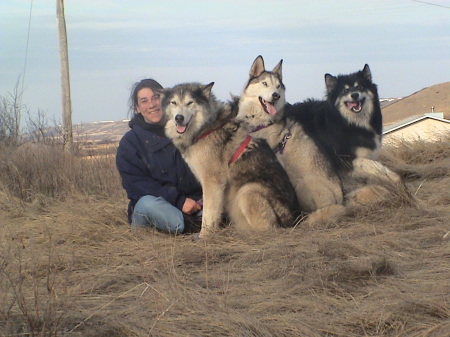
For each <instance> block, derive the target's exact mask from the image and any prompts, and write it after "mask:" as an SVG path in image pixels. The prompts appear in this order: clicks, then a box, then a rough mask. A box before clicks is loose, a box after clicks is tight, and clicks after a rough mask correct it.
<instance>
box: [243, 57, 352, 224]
mask: <svg viewBox="0 0 450 337" xmlns="http://www.w3.org/2000/svg"><path fill="white" fill-rule="evenodd" d="M282 62H283V60H281V61H280V62H279V63H278V64H277V65H276V66H275V68H273V70H272V71H268V70H266V69H265V66H264V60H263V58H262V57H261V56H258V57H257V58H256V59H255V60H254V62H253V64H252V66H251V68H250V73H249V75H250V77H249V80H248V83H247V85H246V86H245V88H244V90H243V93H242V95H241V97H240V100H239V112H238V114H237V117H236V119H237V120H239V121H241V122H244V123H246V125H247V128H248V130H249V131H250V132H251V133H250V134H251V135H252V136H253V137H259V138H263V139H265V140H266V141H267V142H268V143H269V145H270V147H271V148H272V149H273V151H274V152H275V153H276V155H277V158H278V160H279V162H280V163H281V164H282V166H283V167H284V169H285V171H286V172H287V174H288V176H289V179H290V181H291V183H292V185H293V186H294V189H295V192H296V195H297V199H298V202H299V206H300V209H301V210H302V211H304V212H307V213H308V214H309V215H308V218H307V221H308V222H310V223H317V222H322V221H329V220H335V219H337V218H338V217H340V216H341V215H343V214H344V213H345V207H344V205H343V203H344V196H343V191H342V185H341V180H340V179H339V177H338V175H337V173H336V172H335V170H334V167H333V165H332V164H331V161H330V159H329V158H328V155H327V153H326V152H325V151H324V150H323V149H322V148H321V146H320V145H319V144H317V143H316V142H315V141H314V140H313V139H312V138H311V137H310V136H309V135H308V134H307V133H306V132H305V130H304V128H303V126H302V125H301V124H300V123H299V122H297V121H296V120H295V119H292V118H287V117H286V116H285V106H286V100H285V86H284V84H283V81H282V79H283V77H282Z"/></svg>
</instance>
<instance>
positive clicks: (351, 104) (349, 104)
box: [347, 102, 360, 110]
mask: <svg viewBox="0 0 450 337" xmlns="http://www.w3.org/2000/svg"><path fill="white" fill-rule="evenodd" d="M359 106H360V103H359V102H347V108H349V109H350V110H352V109H354V110H358V109H359Z"/></svg>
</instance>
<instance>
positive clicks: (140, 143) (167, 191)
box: [116, 120, 202, 223]
mask: <svg viewBox="0 0 450 337" xmlns="http://www.w3.org/2000/svg"><path fill="white" fill-rule="evenodd" d="M130 127H131V130H129V131H128V132H127V133H126V134H125V135H124V136H123V137H122V139H121V140H120V143H119V147H118V148H117V156H116V165H117V169H118V170H119V173H120V176H121V178H122V186H123V188H124V189H125V191H126V192H127V196H128V199H130V202H129V204H128V221H129V222H130V223H131V216H132V214H133V209H134V206H135V205H136V203H137V201H138V200H139V199H140V198H141V197H142V196H144V195H153V196H156V197H162V198H164V199H166V200H167V201H168V202H170V203H171V204H172V205H174V206H175V207H177V208H178V209H180V210H181V209H182V207H183V204H184V201H185V200H186V197H189V198H192V199H194V200H199V199H200V198H201V194H202V192H201V186H200V184H199V182H198V180H197V179H196V178H195V176H194V175H193V173H192V172H191V170H190V169H189V167H188V166H187V164H186V162H185V161H184V159H183V158H182V157H181V154H180V152H179V151H178V150H177V149H176V148H175V146H174V145H173V144H172V141H171V140H170V139H168V138H165V137H161V136H158V135H157V134H155V133H153V132H151V131H149V130H145V129H144V128H142V127H141V126H140V125H139V123H137V124H136V123H135V124H134V125H133V120H132V121H131V122H130Z"/></svg>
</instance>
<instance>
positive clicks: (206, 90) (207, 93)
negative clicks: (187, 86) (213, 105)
mask: <svg viewBox="0 0 450 337" xmlns="http://www.w3.org/2000/svg"><path fill="white" fill-rule="evenodd" d="M213 85H214V82H211V83H209V84H207V85H203V86H202V87H201V89H202V91H203V95H205V97H209V96H210V95H211V90H212V87H213Z"/></svg>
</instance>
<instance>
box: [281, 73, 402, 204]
mask: <svg viewBox="0 0 450 337" xmlns="http://www.w3.org/2000/svg"><path fill="white" fill-rule="evenodd" d="M325 86H326V99H325V100H315V99H308V100H306V101H304V102H301V103H296V104H293V105H287V106H286V115H287V116H288V118H292V119H294V120H296V121H297V122H298V123H300V124H301V125H302V126H303V129H304V131H305V133H306V134H307V135H308V137H311V139H313V140H314V141H315V143H316V144H317V145H318V146H320V147H321V148H322V149H324V150H325V151H326V153H327V155H328V157H329V158H330V159H331V161H332V165H333V167H334V169H335V170H336V172H337V173H338V175H339V177H340V179H341V181H342V182H343V186H344V193H345V195H346V199H347V202H348V203H355V202H356V203H366V202H368V203H370V202H371V201H370V199H372V198H373V199H374V200H375V199H379V197H380V189H381V185H380V182H382V183H394V184H397V183H400V182H401V178H400V176H399V175H397V174H396V173H395V172H393V171H391V170H390V169H389V168H387V167H386V166H384V165H383V164H382V163H380V162H379V161H378V154H379V151H380V148H381V138H382V128H383V123H382V114H381V108H380V101H379V97H378V89H377V85H376V84H375V83H373V81H372V73H371V71H370V68H369V65H367V64H366V65H365V66H364V68H363V69H362V70H360V71H357V72H355V73H351V74H348V75H338V76H333V75H331V74H328V73H327V74H325ZM381 198H382V197H381Z"/></svg>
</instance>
